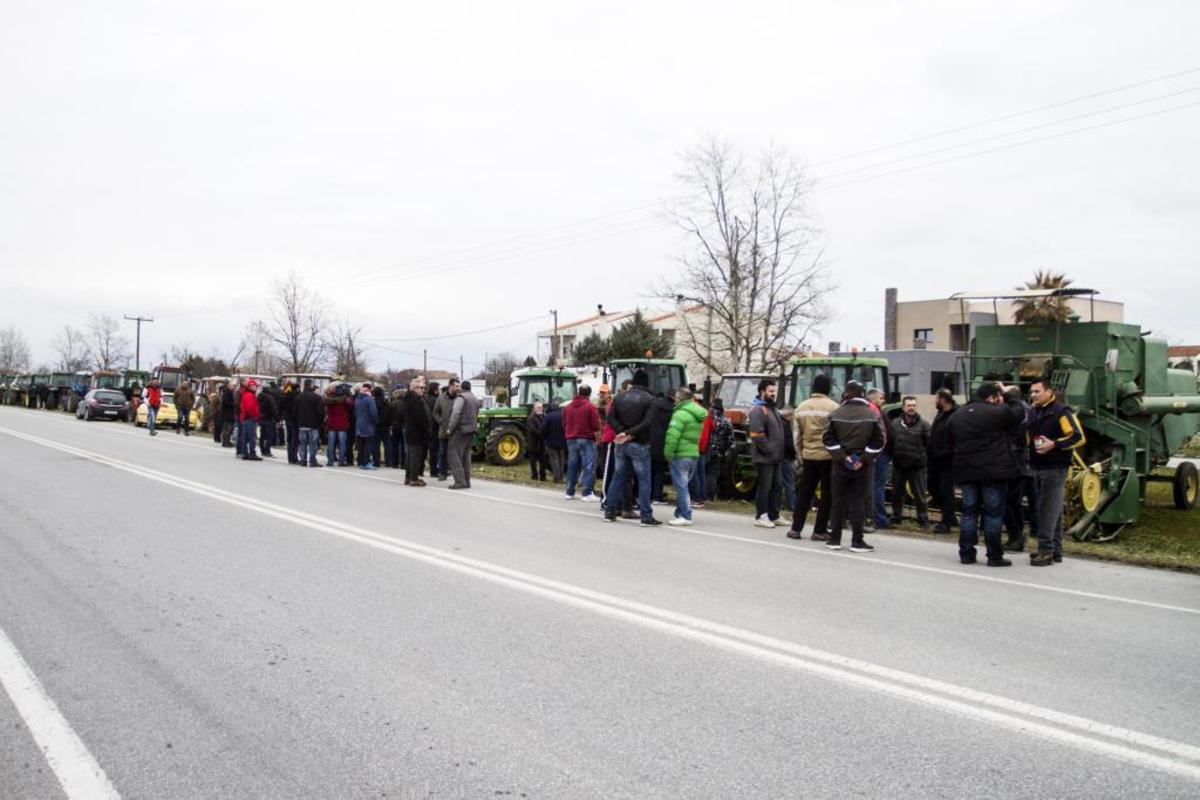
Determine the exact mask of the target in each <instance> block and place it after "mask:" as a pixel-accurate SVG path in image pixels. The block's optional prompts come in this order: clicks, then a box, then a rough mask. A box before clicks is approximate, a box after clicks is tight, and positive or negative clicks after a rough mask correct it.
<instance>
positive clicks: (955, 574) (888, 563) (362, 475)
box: [8, 420, 1200, 615]
mask: <svg viewBox="0 0 1200 800" xmlns="http://www.w3.org/2000/svg"><path fill="white" fill-rule="evenodd" d="M66 421H67V420H63V422H66ZM8 432H10V433H11V432H12V431H8ZM116 432H117V433H120V434H125V435H129V436H133V435H138V434H136V433H135V432H134V431H129V430H126V429H120V430H118V431H116ZM141 435H144V436H148V434H141ZM168 441H173V440H168ZM178 444H179V445H185V446H191V447H195V448H198V449H201V450H204V451H205V452H214V451H213V450H212V448H209V447H205V446H204V445H203V444H200V443H196V442H188V441H186V440H185V441H180V442H178ZM224 449H226V448H223V449H222V450H224ZM269 462H270V459H268V460H267V462H266V463H269ZM276 463H277V464H278V465H285V464H287V462H286V461H283V462H276ZM350 469H351V468H349V467H347V468H342V467H339V468H336V469H334V470H333V472H334V474H337V475H342V476H344V477H348V478H358V479H362V480H371V481H383V482H385V483H393V484H397V485H399V482H398V481H394V480H392V479H390V478H386V477H384V476H382V475H374V474H372V473H370V472H369V471H365V470H357V471H353V472H351V471H349V470H350ZM488 482H489V483H497V484H500V485H514V484H505V483H504V482H503V481H488ZM430 489H431V490H433V491H438V490H440V491H448V490H447V489H446V488H444V487H439V486H431V487H430ZM456 496H457V497H458V498H463V499H465V498H474V499H477V500H485V501H488V502H495V503H505V504H507V505H511V506H519V507H522V508H537V509H542V510H544V511H553V512H555V513H558V514H568V515H572V516H578V517H587V518H588V519H592V520H596V521H599V509H598V506H597V508H596V509H595V510H591V511H588V510H584V509H579V508H564V507H562V506H555V505H548V504H545V503H537V502H532V501H529V500H516V499H513V498H508V497H499V496H497V495H492V494H479V493H475V492H461V493H456ZM662 535H667V536H672V535H673V536H704V537H708V538H711V539H724V540H726V541H731V542H741V543H743V544H750V545H756V546H758V547H771V548H776V549H782V550H786V551H788V552H792V553H799V554H802V555H807V556H818V557H822V558H848V559H853V560H856V561H858V562H859V563H861V564H864V565H877V566H882V567H896V568H899V569H909V570H916V571H918V572H929V573H933V574H935V575H947V576H949V577H952V578H962V579H964V580H971V581H985V582H987V583H994V584H1001V585H1006V586H1019V587H1021V588H1023V589H1034V590H1036V591H1041V592H1051V593H1053V594H1063V595H1069V596H1073V597H1084V598H1087V599H1089V600H1102V601H1105V602H1110V603H1123V604H1125V605H1133V606H1140V607H1142V608H1154V609H1158V610H1160V611H1173V612H1177V613H1182V614H1195V615H1200V608H1191V607H1188V606H1177V605H1171V604H1170V603H1156V602H1154V601H1152V600H1140V599H1138V598H1136V597H1124V596H1122V595H1114V594H1104V593H1101V592H1089V591H1086V590H1084V589H1071V588H1067V587H1065V586H1053V585H1048V584H1041V583H1033V582H1031V581H1021V580H1016V579H1015V578H1001V577H998V576H994V575H984V574H980V572H978V571H977V570H975V571H973V570H972V569H971V568H962V569H946V568H945V567H930V566H927V565H925V564H913V563H910V562H907V561H895V560H892V559H887V558H881V557H879V556H878V554H874V555H870V556H860V555H854V554H850V553H846V552H844V551H840V552H834V551H832V550H827V549H826V548H824V547H820V548H809V547H804V546H802V545H798V544H795V543H792V542H772V541H767V540H764V539H754V538H751V537H749V536H739V535H737V534H732V533H721V532H720V531H710V530H705V529H704V528H699V527H695V526H693V527H689V528H686V529H683V528H672V529H670V530H667V526H666V525H664V526H663V531H662Z"/></svg>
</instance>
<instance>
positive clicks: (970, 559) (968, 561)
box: [958, 556, 975, 564]
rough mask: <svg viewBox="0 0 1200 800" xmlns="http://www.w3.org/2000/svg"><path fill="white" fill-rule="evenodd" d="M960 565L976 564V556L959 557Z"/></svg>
mask: <svg viewBox="0 0 1200 800" xmlns="http://www.w3.org/2000/svg"><path fill="white" fill-rule="evenodd" d="M958 563H960V564H974V563H975V556H959V557H958Z"/></svg>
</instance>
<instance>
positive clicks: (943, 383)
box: [929, 372, 962, 394]
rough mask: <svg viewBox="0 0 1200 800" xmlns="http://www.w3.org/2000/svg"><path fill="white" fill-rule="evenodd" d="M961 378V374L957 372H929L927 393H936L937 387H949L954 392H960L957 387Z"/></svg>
mask: <svg viewBox="0 0 1200 800" xmlns="http://www.w3.org/2000/svg"><path fill="white" fill-rule="evenodd" d="M961 378H962V376H961V375H959V374H958V373H957V372H930V373H929V393H930V394H937V392H938V389H949V390H950V391H952V392H954V393H955V394H961V392H959V388H958V384H959V380H960V379H961Z"/></svg>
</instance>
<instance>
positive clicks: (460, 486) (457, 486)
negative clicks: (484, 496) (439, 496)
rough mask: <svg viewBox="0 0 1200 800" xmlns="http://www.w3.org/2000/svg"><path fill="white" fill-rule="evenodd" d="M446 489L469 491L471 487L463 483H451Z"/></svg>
mask: <svg viewBox="0 0 1200 800" xmlns="http://www.w3.org/2000/svg"><path fill="white" fill-rule="evenodd" d="M446 488H447V489H470V488H471V487H470V486H468V485H467V484H465V483H452V484H450V485H449V486H447V487H446Z"/></svg>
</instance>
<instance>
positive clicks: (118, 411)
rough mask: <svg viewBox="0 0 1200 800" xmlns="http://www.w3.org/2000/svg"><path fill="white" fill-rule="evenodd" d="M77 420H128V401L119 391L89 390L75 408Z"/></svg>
mask: <svg viewBox="0 0 1200 800" xmlns="http://www.w3.org/2000/svg"><path fill="white" fill-rule="evenodd" d="M75 416H76V417H77V418H79V419H84V420H92V419H119V420H121V421H122V422H125V421H126V420H128V419H129V401H128V400H126V399H125V393H124V392H122V391H121V390H120V389H91V390H89V391H88V393H87V394H86V395H84V396H83V400H81V401H80V403H79V405H78V406H76V408H75Z"/></svg>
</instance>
